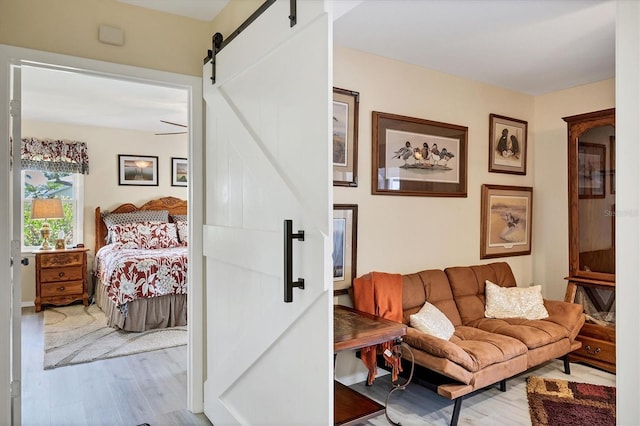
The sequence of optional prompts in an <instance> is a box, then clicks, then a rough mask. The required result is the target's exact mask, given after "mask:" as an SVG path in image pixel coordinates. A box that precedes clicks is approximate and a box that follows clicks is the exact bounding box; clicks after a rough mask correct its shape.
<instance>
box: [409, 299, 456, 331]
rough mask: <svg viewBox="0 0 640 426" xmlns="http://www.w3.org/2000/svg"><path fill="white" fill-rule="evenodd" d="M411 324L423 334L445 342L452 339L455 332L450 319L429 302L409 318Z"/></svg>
mask: <svg viewBox="0 0 640 426" xmlns="http://www.w3.org/2000/svg"><path fill="white" fill-rule="evenodd" d="M409 324H411V327H413V328H417V329H418V330H420V331H422V332H423V333H427V334H430V335H432V336H436V337H439V338H441V339H445V340H449V339H451V336H453V332H454V331H455V327H454V326H453V324H452V323H451V321H449V318H447V316H446V315H445V314H443V313H442V311H440V309H438V308H436V307H435V306H433V305H432V304H431V303H429V302H425V303H424V306H422V308H421V309H420V310H419V311H418V312H416V313H415V314H413V315H410V316H409Z"/></svg>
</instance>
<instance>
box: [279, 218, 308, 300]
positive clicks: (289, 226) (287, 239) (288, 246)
mask: <svg viewBox="0 0 640 426" xmlns="http://www.w3.org/2000/svg"><path fill="white" fill-rule="evenodd" d="M294 239H296V240H298V241H304V231H298V232H297V233H295V234H294V233H293V221H292V220H290V219H285V221H284V301H285V303H290V302H293V289H294V288H296V287H297V288H299V289H301V290H304V279H302V278H298V281H293V240H294Z"/></svg>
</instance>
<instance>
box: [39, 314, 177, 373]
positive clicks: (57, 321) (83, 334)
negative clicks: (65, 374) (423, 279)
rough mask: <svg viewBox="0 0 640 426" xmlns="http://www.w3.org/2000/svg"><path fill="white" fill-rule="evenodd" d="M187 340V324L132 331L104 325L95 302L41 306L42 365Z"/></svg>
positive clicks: (48, 366)
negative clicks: (43, 307)
mask: <svg viewBox="0 0 640 426" xmlns="http://www.w3.org/2000/svg"><path fill="white" fill-rule="evenodd" d="M186 344H187V327H172V328H164V329H159V330H149V331H145V332H142V333H133V332H127V331H122V330H116V329H113V328H111V327H107V318H106V316H105V315H104V313H103V312H102V310H101V309H100V308H99V307H97V306H96V305H90V306H83V305H71V306H63V307H47V308H46V309H45V310H44V369H45V370H48V369H51V368H57V367H62V366H65V365H71V364H81V363H84V362H92V361H97V360H100V359H106V358H114V357H118V356H124V355H131V354H136V353H140V352H148V351H154V350H158V349H164V348H170V347H174V346H180V345H186Z"/></svg>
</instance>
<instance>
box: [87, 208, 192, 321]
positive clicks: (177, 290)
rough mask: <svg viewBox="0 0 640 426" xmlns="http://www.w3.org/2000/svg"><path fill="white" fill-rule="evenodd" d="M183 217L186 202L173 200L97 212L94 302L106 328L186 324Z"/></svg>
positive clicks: (186, 261)
mask: <svg viewBox="0 0 640 426" xmlns="http://www.w3.org/2000/svg"><path fill="white" fill-rule="evenodd" d="M186 215H187V202H186V201H184V200H181V199H179V198H175V197H164V198H160V199H157V200H152V201H149V202H147V203H145V204H144V205H142V206H140V207H137V206H135V205H134V204H131V203H126V204H122V205H120V206H118V207H116V208H115V209H113V210H110V211H102V210H101V208H100V207H97V208H96V210H95V225H96V227H95V229H96V238H95V253H96V258H95V261H94V282H95V285H94V298H95V301H96V304H97V305H98V306H99V307H100V308H101V309H102V310H103V311H104V313H105V314H106V316H107V323H108V325H109V326H111V327H114V328H119V329H122V330H127V331H137V332H140V331H145V330H151V329H156V328H166V327H175V326H182V325H186V324H187V264H188V256H187V240H188V238H187V235H186V230H187V226H186ZM180 237H182V238H180Z"/></svg>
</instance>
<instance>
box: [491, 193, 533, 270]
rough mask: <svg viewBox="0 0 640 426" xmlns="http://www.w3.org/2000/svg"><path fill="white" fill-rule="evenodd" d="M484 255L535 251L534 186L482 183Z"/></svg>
mask: <svg viewBox="0 0 640 426" xmlns="http://www.w3.org/2000/svg"><path fill="white" fill-rule="evenodd" d="M481 192H482V201H481V210H480V224H481V225H480V258H481V259H489V258H493V257H507V256H522V255H526V254H531V234H532V233H531V229H532V228H531V219H532V217H533V213H532V212H533V188H531V187H528V186H503V185H486V184H485V185H482V191H481Z"/></svg>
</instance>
